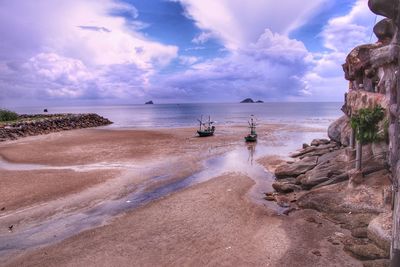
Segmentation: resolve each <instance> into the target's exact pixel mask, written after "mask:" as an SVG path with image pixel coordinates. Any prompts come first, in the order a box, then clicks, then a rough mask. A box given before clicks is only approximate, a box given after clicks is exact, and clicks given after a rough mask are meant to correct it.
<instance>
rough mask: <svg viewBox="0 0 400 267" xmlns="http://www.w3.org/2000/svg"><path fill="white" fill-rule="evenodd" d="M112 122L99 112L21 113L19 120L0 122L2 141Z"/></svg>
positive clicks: (0, 138) (0, 137) (0, 139)
mask: <svg viewBox="0 0 400 267" xmlns="http://www.w3.org/2000/svg"><path fill="white" fill-rule="evenodd" d="M111 123H112V122H111V121H110V120H108V119H106V118H103V117H101V116H99V115H97V114H52V115H20V116H19V119H18V120H17V122H13V123H3V124H0V141H6V140H15V139H18V138H21V137H26V136H33V135H41V134H48V133H51V132H59V131H65V130H72V129H81V128H90V127H98V126H104V125H109V124H111Z"/></svg>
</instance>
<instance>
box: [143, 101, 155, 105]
mask: <svg viewBox="0 0 400 267" xmlns="http://www.w3.org/2000/svg"><path fill="white" fill-rule="evenodd" d="M144 104H145V105H153V104H154V103H153V101H152V100H150V101H147V102H146V103H144Z"/></svg>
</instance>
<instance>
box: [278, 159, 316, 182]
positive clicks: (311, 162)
mask: <svg viewBox="0 0 400 267" xmlns="http://www.w3.org/2000/svg"><path fill="white" fill-rule="evenodd" d="M317 159H318V157H307V158H304V159H302V160H299V161H295V162H294V163H291V164H287V163H285V164H282V165H280V166H278V167H277V168H276V170H275V176H276V178H277V179H282V178H287V177H297V176H299V175H300V174H303V173H305V172H307V171H309V170H311V169H313V168H314V167H315V166H316V165H317Z"/></svg>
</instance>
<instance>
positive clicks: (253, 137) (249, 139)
mask: <svg viewBox="0 0 400 267" xmlns="http://www.w3.org/2000/svg"><path fill="white" fill-rule="evenodd" d="M244 140H245V141H246V142H257V135H248V136H245V137H244Z"/></svg>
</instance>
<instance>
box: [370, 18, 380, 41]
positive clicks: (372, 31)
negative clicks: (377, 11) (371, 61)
mask: <svg viewBox="0 0 400 267" xmlns="http://www.w3.org/2000/svg"><path fill="white" fill-rule="evenodd" d="M377 20H378V15H376V16H375V21H374V25H372V30H371V36H370V37H369V42H370V43H371V41H372V35H373V34H374V27H375V25H376V21H377Z"/></svg>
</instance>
